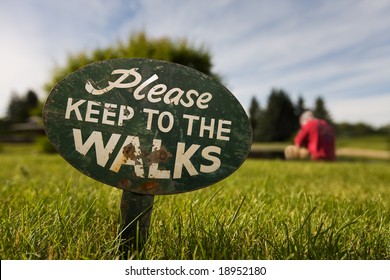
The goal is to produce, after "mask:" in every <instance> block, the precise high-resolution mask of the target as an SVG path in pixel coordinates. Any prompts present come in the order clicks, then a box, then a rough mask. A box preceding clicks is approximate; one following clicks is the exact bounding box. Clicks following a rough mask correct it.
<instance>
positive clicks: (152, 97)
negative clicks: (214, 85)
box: [75, 68, 213, 114]
mask: <svg viewBox="0 0 390 280" xmlns="http://www.w3.org/2000/svg"><path fill="white" fill-rule="evenodd" d="M137 70H138V68H132V69H116V70H114V71H112V72H111V75H117V74H122V75H121V76H120V77H119V78H118V79H116V80H115V81H114V82H110V81H109V82H108V86H107V87H105V88H102V89H96V88H95V87H94V86H93V85H92V81H91V80H89V81H87V82H86V84H85V90H86V91H87V92H89V93H91V94H92V95H102V94H105V93H107V92H109V91H110V90H112V89H114V88H127V89H130V88H133V89H134V93H133V96H134V98H135V99H136V100H142V99H144V98H146V99H147V100H148V101H149V102H151V103H158V102H161V101H163V102H164V103H165V104H173V105H176V106H178V105H182V106H184V107H186V108H190V107H192V106H193V105H194V104H195V105H196V106H197V107H198V108H199V109H206V108H208V106H209V105H208V103H209V102H210V101H211V99H212V98H213V96H212V95H211V93H209V92H203V93H199V92H197V91H196V90H195V89H189V90H188V91H187V92H186V93H185V91H184V90H182V89H181V88H172V89H169V90H168V87H167V86H166V85H165V84H157V85H154V86H153V87H152V88H151V89H150V90H149V91H148V92H144V91H143V90H144V89H145V88H146V87H147V86H148V85H151V84H152V83H154V82H155V81H157V80H158V76H157V74H154V75H152V76H151V77H149V78H148V79H147V80H145V81H144V82H142V83H141V84H140V85H139V83H140V82H141V81H142V76H141V74H140V73H138V72H137ZM127 78H132V79H133V80H132V81H131V82H128V83H124V81H125V80H126V79H127ZM167 90H168V91H167ZM91 106H92V105H91ZM75 113H76V114H77V112H75Z"/></svg>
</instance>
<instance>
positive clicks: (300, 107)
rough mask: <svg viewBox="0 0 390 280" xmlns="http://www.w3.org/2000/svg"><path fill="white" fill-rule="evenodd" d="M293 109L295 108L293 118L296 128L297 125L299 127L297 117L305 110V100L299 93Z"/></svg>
mask: <svg viewBox="0 0 390 280" xmlns="http://www.w3.org/2000/svg"><path fill="white" fill-rule="evenodd" d="M294 110H295V119H296V121H295V129H296V130H298V129H299V127H300V124H299V117H300V116H301V115H302V113H303V112H304V111H306V110H307V108H306V105H305V100H304V99H303V97H302V96H301V95H300V96H298V101H297V104H296V105H295V107H294Z"/></svg>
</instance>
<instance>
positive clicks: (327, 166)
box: [0, 146, 390, 260]
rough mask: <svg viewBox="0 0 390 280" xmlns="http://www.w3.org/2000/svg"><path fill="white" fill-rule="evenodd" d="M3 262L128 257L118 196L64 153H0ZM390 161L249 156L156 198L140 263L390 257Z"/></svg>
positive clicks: (29, 150) (22, 149) (24, 149)
mask: <svg viewBox="0 0 390 280" xmlns="http://www.w3.org/2000/svg"><path fill="white" fill-rule="evenodd" d="M0 159H1V162H2V166H1V167H2V168H1V169H0V193H1V194H0V197H1V210H0V211H1V212H0V213H1V227H0V235H1V236H2V238H1V240H0V258H1V259H118V258H121V251H120V245H121V240H120V238H119V236H118V232H119V206H120V199H121V191H120V190H118V189H115V188H112V187H109V186H106V185H103V184H102V183H99V182H96V181H94V180H92V179H90V178H88V177H86V176H85V175H83V174H81V173H80V172H78V171H77V170H75V169H74V168H73V167H71V166H70V165H69V164H68V163H67V162H65V160H63V159H62V158H61V157H59V156H58V155H42V154H37V153H35V152H34V151H33V149H32V148H31V147H28V146H23V147H17V148H11V149H8V147H5V148H4V149H3V152H2V153H0ZM389 171H390V165H389V163H388V162H387V161H339V162H335V163H313V162H286V161H282V160H253V159H248V160H247V161H246V162H245V163H244V164H243V166H242V167H241V168H240V169H239V170H238V171H237V172H235V173H234V174H233V175H231V176H230V177H229V178H227V179H225V180H223V181H221V182H219V183H217V184H215V185H213V186H211V187H208V188H204V189H201V190H197V191H193V192H189V193H184V194H178V195H169V196H156V197H155V205H154V208H153V215H152V221H151V226H150V236H149V239H148V241H147V243H146V245H145V247H144V249H143V250H141V251H138V252H135V253H134V254H133V255H132V256H130V257H131V258H137V259H244V260H246V259H390V172H389Z"/></svg>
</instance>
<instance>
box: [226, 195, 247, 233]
mask: <svg viewBox="0 0 390 280" xmlns="http://www.w3.org/2000/svg"><path fill="white" fill-rule="evenodd" d="M245 199H246V195H244V197H243V198H242V200H241V203H240V205H239V206H238V208H237V210H236V211H235V212H234V215H233V218H232V220H231V222H230V223H229V225H228V227H230V226H231V225H232V224H233V223H234V222H235V221H236V219H237V217H238V213H239V212H240V209H241V207H242V205H243V204H244V201H245Z"/></svg>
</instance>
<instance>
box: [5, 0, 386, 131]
mask: <svg viewBox="0 0 390 280" xmlns="http://www.w3.org/2000/svg"><path fill="white" fill-rule="evenodd" d="M389 15H390V0H375V1H370V0H367V1H363V0H339V1H311V0H302V1H299V0H297V1H289V0H264V1H263V0H241V1H237V0H236V1H233V0H215V1H210V0H195V1H192V0H190V1H180V0H164V1H162V0H160V1H158V0H145V1H138V0H134V1H132V0H127V1H126V0H122V1H120V0H118V1H116V0H111V1H106V0H82V1H77V0H67V1H50V0H30V1H29V0H19V1H14V0H2V1H0V35H1V43H0V46H1V52H0V73H1V75H0V115H4V114H5V111H6V107H7V104H8V102H9V98H10V96H11V93H12V92H16V93H18V94H25V93H26V92H27V90H28V89H33V90H35V91H36V92H37V93H39V95H40V96H41V97H42V98H43V97H44V96H45V93H44V91H43V89H42V87H43V84H44V83H45V82H47V81H48V79H49V78H50V76H51V71H52V70H53V68H54V67H55V66H56V65H64V63H65V62H66V58H67V56H68V54H70V53H77V52H79V51H89V50H93V49H96V48H97V47H106V46H109V45H110V44H114V43H116V42H117V41H118V40H123V41H124V40H126V39H127V38H128V37H129V35H130V34H132V33H135V32H138V31H145V32H146V33H147V34H148V35H149V36H151V37H160V36H169V37H171V38H172V39H181V38H186V39H187V40H188V41H189V42H190V43H192V44H194V45H195V46H202V45H203V46H205V47H206V48H207V49H208V50H209V51H210V53H211V55H212V62H213V65H214V67H213V71H215V72H218V73H219V74H221V75H222V77H223V79H224V82H225V85H226V86H227V87H228V88H229V89H230V90H231V91H232V92H233V94H234V95H235V96H236V97H237V99H238V100H239V101H240V102H241V104H242V105H243V107H244V108H245V109H247V108H248V107H249V103H250V100H251V98H252V97H253V96H256V97H257V99H258V100H259V101H260V103H261V105H262V106H265V104H266V100H267V97H268V95H269V93H270V90H271V89H272V88H282V89H284V90H285V91H287V92H288V93H289V95H290V97H291V98H292V100H293V101H294V102H295V101H296V99H297V98H298V96H299V95H302V96H303V97H304V99H305V101H306V105H307V106H312V105H313V102H314V100H315V98H316V97H318V96H322V97H323V98H324V99H325V101H326V105H327V107H328V109H329V111H330V113H331V115H332V117H333V119H334V120H335V121H337V122H341V121H348V122H359V121H363V122H366V123H369V124H372V125H375V126H380V125H385V124H389V123H390V16H389Z"/></svg>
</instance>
